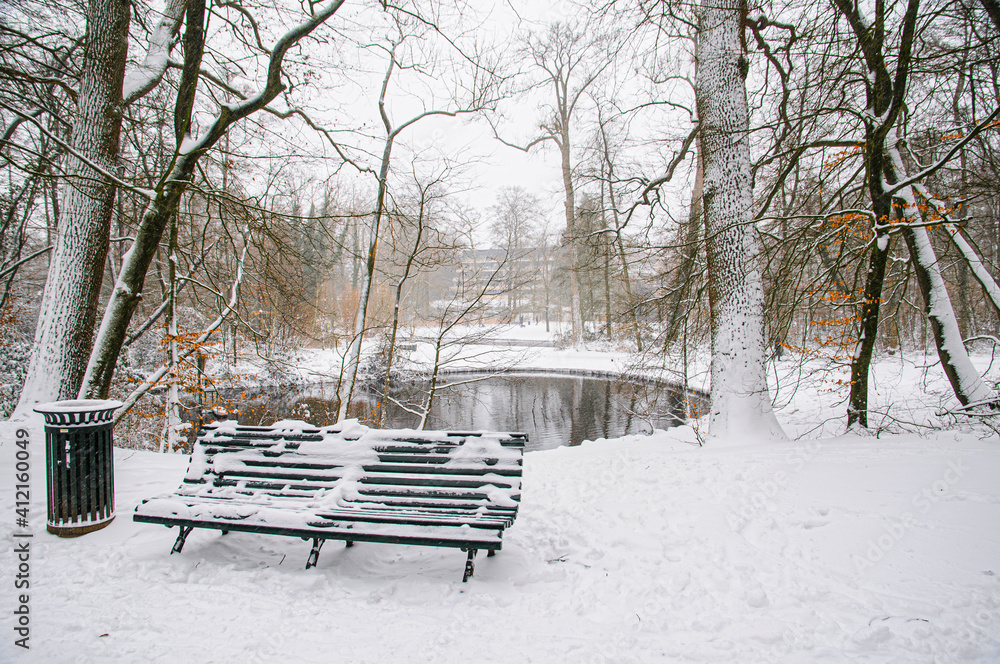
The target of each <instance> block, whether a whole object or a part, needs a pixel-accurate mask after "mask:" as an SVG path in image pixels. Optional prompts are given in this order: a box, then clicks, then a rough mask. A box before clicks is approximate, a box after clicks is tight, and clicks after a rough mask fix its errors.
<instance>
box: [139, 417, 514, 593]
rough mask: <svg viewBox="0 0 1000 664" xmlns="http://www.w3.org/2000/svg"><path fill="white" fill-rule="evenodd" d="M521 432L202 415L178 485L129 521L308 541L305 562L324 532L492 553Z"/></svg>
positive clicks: (508, 501)
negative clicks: (264, 421)
mask: <svg viewBox="0 0 1000 664" xmlns="http://www.w3.org/2000/svg"><path fill="white" fill-rule="evenodd" d="M526 441H527V436H526V435H525V434H521V433H491V432H477V433H452V432H443V431H414V430H407V429H400V430H379V429H369V428H368V427H365V426H362V425H360V424H358V423H357V422H356V421H354V420H350V421H348V422H346V423H344V424H338V425H334V426H331V427H326V428H322V429H319V428H315V427H312V426H311V425H309V424H307V423H305V422H291V421H289V422H279V423H277V424H274V425H272V426H270V427H251V426H240V425H238V424H236V423H235V422H233V421H223V422H215V423H213V424H206V425H205V426H204V428H203V429H202V431H200V432H199V437H198V439H197V442H196V444H195V447H194V452H193V454H192V455H191V461H190V464H189V466H188V471H187V475H186V476H185V477H184V482H183V484H182V485H181V486H180V488H178V489H177V491H175V492H174V493H172V494H169V495H165V496H159V497H156V498H151V499H149V500H146V501H143V503H142V504H141V505H139V506H138V507H137V508H136V510H135V514H134V516H133V517H132V518H133V519H134V520H135V521H141V522H145V523H159V524H163V525H166V526H168V527H171V526H178V527H179V528H180V534H179V535H178V537H177V541H176V542H175V543H174V547H173V549H172V551H171V553H174V552H180V551H181V549H182V548H183V546H184V541H185V540H186V538H187V536H188V534H189V533H190V532H191V530H192V529H193V528H215V529H218V530H221V531H222V534H223V535H225V534H226V533H227V532H229V531H230V530H237V531H246V532H253V533H268V534H274V535H289V536H293V537H301V538H302V539H312V544H313V546H312V551H311V552H310V554H309V558H308V561H307V562H306V569H308V568H310V567H313V566H314V565H315V564H316V561H317V559H318V557H319V551H320V548H321V547H322V545H323V543H324V542H325V541H326V540H328V539H339V540H345V541H346V542H347V546H352V545H353V543H354V542H390V543H402V544H417V545H424V546H440V547H456V548H460V549H462V550H463V551H467V552H468V558H467V561H466V565H465V575H464V577H463V578H462V581H467V580H468V578H469V577H470V576H472V573H473V571H474V563H473V560H474V558H475V555H476V553H477V551H479V550H486V551H488V552H489V555H490V556H492V555H494V553H495V552H496V551H498V550H499V549H500V548H501V536H502V535H503V531H504V529H505V528H507V527H509V526H510V525H511V524H512V523H513V521H514V517H515V516H516V515H517V507H518V504H519V502H520V499H521V461H522V455H523V452H524V444H525V442H526Z"/></svg>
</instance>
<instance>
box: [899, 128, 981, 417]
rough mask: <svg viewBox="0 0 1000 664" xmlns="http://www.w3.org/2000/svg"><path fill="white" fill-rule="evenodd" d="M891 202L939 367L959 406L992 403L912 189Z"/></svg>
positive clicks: (902, 176) (901, 173) (903, 175)
mask: <svg viewBox="0 0 1000 664" xmlns="http://www.w3.org/2000/svg"><path fill="white" fill-rule="evenodd" d="M897 142H898V139H897V138H896V136H895V132H892V133H891V134H890V137H889V141H888V144H889V146H891V147H889V149H888V156H889V159H888V160H887V165H888V167H889V168H890V169H891V170H892V174H893V176H894V179H895V180H896V181H897V182H902V181H904V180H906V179H908V178H907V175H906V169H905V167H904V165H903V160H902V157H901V156H900V154H899V150H898V148H897V147H896V144H897ZM895 202H896V204H897V205H898V206H899V210H900V215H901V216H902V217H903V218H904V219H905V220H906V221H907V224H906V226H904V227H903V238H904V239H905V240H906V246H907V247H908V248H909V250H910V257H911V258H912V259H913V266H914V268H915V271H916V274H917V283H918V284H919V285H920V292H921V294H922V295H923V297H924V313H925V314H927V319H928V320H929V321H930V323H931V331H932V333H933V334H934V342H935V345H936V346H937V349H938V357H939V358H940V359H941V366H942V368H943V369H944V373H945V375H946V376H948V381H949V382H950V383H951V387H952V390H954V392H955V397H956V398H957V399H958V400H959V401H960V402H961V403H962V405H963V406H967V405H969V404H970V403H988V402H996V401H997V395H996V393H994V392H993V390H991V389H990V388H989V387H988V386H987V385H986V383H984V382H983V379H982V377H980V375H979V372H978V371H976V368H975V367H974V366H973V364H972V360H970V359H969V353H968V351H966V349H965V343H964V342H963V341H962V333H961V331H960V330H959V327H958V320H957V319H956V317H955V309H954V307H952V304H951V298H950V297H949V295H948V288H947V286H946V285H945V282H944V277H943V276H942V275H941V268H940V265H939V264H938V258H937V255H936V254H935V252H934V247H933V245H931V239H930V237H929V236H928V234H927V229H926V228H925V227H924V226H923V225H921V221H922V220H921V218H920V213H919V210H918V208H917V201H916V197H915V196H914V194H913V189H912V188H911V187H904V188H903V189H901V190H900V191H898V192H897V193H896V194H895Z"/></svg>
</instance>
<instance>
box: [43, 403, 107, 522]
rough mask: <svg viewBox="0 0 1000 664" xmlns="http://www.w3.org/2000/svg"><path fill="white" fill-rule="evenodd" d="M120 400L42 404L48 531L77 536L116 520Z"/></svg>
mask: <svg viewBox="0 0 1000 664" xmlns="http://www.w3.org/2000/svg"><path fill="white" fill-rule="evenodd" d="M121 405H122V403H121V402H120V401H110V400H102V399H74V400H71V401H54V402H52V403H44V404H39V405H38V406H36V407H35V412H36V413H41V414H42V415H44V416H45V477H46V480H47V485H48V494H47V496H48V519H47V521H46V530H48V531H49V532H50V533H52V534H54V535H59V536H60V537H77V536H79V535H83V534H85V533H89V532H91V531H94V530H100V529H101V528H103V527H104V526H106V525H108V524H109V523H111V521H112V519H114V518H115V478H114V463H113V460H112V454H111V435H112V428H113V427H114V421H113V420H114V412H115V409H116V408H120V407H121Z"/></svg>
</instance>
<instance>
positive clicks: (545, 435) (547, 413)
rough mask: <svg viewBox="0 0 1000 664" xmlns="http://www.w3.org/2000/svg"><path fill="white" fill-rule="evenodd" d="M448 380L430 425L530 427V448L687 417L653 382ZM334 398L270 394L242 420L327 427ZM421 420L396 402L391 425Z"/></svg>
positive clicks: (315, 391)
mask: <svg viewBox="0 0 1000 664" xmlns="http://www.w3.org/2000/svg"><path fill="white" fill-rule="evenodd" d="M444 380H445V385H443V386H442V387H441V389H440V390H439V391H438V393H437V395H436V396H435V401H434V408H433V412H431V413H430V415H429V416H428V418H427V424H426V428H428V429H450V430H470V429H471V430H476V429H492V430H500V431H524V432H526V433H527V434H528V438H529V441H530V443H529V445H528V448H527V449H529V450H543V449H551V448H554V447H559V446H560V445H579V444H580V443H581V442H583V441H584V440H594V439H596V438H611V437H615V436H621V435H624V434H627V433H648V432H650V431H651V428H652V427H655V428H658V429H665V428H668V427H671V426H676V425H677V424H679V423H680V422H682V421H683V420H684V414H685V402H684V397H683V394H682V393H681V392H679V391H676V390H672V389H669V388H666V387H663V386H659V385H653V384H641V383H633V382H626V381H618V380H612V379H607V378H592V377H585V376H562V375H552V374H528V375H525V374H515V375H508V376H489V377H483V376H481V375H474V374H450V375H448V376H447V377H446V378H445V379H444ZM425 388H426V386H422V385H407V386H402V387H400V388H397V389H395V390H394V391H393V395H392V396H393V398H394V399H395V400H396V401H398V402H400V403H402V404H422V403H423V402H424V389H425ZM334 396H335V386H334V385H333V384H330V383H320V384H316V385H310V386H308V387H304V388H301V389H295V390H285V391H280V392H267V393H264V394H261V395H260V396H259V397H258V398H254V399H251V400H250V401H249V402H244V405H243V406H242V407H241V408H240V415H239V420H240V422H241V423H243V424H270V423H271V422H274V421H276V420H280V419H301V420H306V421H308V422H312V423H313V424H315V425H317V426H327V425H329V424H333V423H334V422H335V421H336V419H337V413H336V411H335V410H334V409H333V399H334ZM376 407H377V397H376V395H374V394H372V393H370V392H362V393H361V394H360V395H359V396H358V398H357V400H356V402H355V403H354V404H352V408H351V412H350V415H351V416H352V417H358V418H359V419H361V420H362V421H365V420H367V419H368V418H369V417H370V416H371V414H372V413H374V412H375V410H376ZM419 421H420V418H419V416H418V415H416V414H414V413H411V412H407V410H406V409H405V408H403V407H400V406H399V405H397V404H395V403H390V404H389V405H388V408H387V421H386V422H385V426H386V427H388V428H406V427H414V426H416V425H417V424H418V423H419Z"/></svg>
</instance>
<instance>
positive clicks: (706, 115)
mask: <svg viewBox="0 0 1000 664" xmlns="http://www.w3.org/2000/svg"><path fill="white" fill-rule="evenodd" d="M742 11H743V6H742V5H741V3H740V2H738V1H737V0H724V1H722V2H719V1H717V0H706V2H703V3H702V5H701V7H700V9H699V13H698V45H697V61H698V71H697V82H696V87H695V93H696V99H697V105H698V117H699V120H700V122H701V150H702V158H703V163H704V185H703V186H704V195H703V201H704V214H705V234H706V241H707V245H708V273H709V280H710V281H709V302H710V305H711V317H712V388H711V389H712V413H711V435H712V436H714V437H724V436H728V435H748V434H756V435H769V436H773V437H783V436H784V433H783V431H782V429H781V426H780V425H779V424H778V421H777V419H776V418H775V416H774V412H773V411H772V408H771V399H770V396H769V394H768V388H767V379H766V374H765V369H764V361H765V337H764V335H765V330H764V286H763V279H762V274H761V269H762V268H761V263H760V256H761V244H760V239H759V237H758V235H757V231H756V229H755V227H754V224H753V221H752V218H753V215H752V211H751V205H752V195H751V184H750V150H749V142H748V141H749V136H748V133H749V109H748V106H747V96H746V75H747V70H748V62H747V58H746V53H745V52H744V49H743V47H742V45H741V42H742V35H741V30H742V25H741V24H742Z"/></svg>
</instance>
